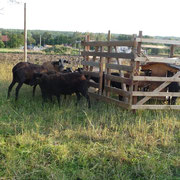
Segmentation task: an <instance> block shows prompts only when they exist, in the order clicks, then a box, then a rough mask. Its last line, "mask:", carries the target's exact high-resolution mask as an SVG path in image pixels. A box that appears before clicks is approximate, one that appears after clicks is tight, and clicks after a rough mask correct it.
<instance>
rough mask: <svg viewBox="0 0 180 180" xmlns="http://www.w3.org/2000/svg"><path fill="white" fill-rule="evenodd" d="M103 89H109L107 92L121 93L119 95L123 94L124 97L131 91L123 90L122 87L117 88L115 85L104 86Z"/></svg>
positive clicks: (128, 95)
mask: <svg viewBox="0 0 180 180" xmlns="http://www.w3.org/2000/svg"><path fill="white" fill-rule="evenodd" d="M104 89H105V90H106V91H109V92H112V93H115V94H118V95H121V96H125V97H130V95H131V93H129V92H128V91H124V90H122V89H118V88H115V87H108V86H105V87H104Z"/></svg>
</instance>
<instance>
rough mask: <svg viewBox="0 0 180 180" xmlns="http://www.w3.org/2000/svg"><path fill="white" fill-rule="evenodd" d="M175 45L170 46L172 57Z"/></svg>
mask: <svg viewBox="0 0 180 180" xmlns="http://www.w3.org/2000/svg"><path fill="white" fill-rule="evenodd" d="M174 47H175V46H174V45H171V48H170V55H169V57H170V58H172V57H173V56H174Z"/></svg>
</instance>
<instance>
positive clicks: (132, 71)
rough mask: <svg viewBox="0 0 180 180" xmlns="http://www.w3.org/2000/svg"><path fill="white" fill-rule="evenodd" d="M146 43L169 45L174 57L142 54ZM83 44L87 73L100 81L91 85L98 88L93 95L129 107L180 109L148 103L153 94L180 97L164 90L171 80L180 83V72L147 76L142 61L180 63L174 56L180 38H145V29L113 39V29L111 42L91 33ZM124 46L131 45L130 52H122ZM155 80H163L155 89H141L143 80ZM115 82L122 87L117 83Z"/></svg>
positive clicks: (177, 106) (171, 54) (176, 93)
mask: <svg viewBox="0 0 180 180" xmlns="http://www.w3.org/2000/svg"><path fill="white" fill-rule="evenodd" d="M143 43H146V44H147V43H155V44H159V43H162V44H169V45H170V46H168V47H170V58H164V57H163V58H160V57H156V58H154V57H153V58H152V57H147V56H146V55H144V54H143V53H142V45H143ZM81 44H82V46H84V51H83V52H82V53H81V54H82V56H83V57H84V61H83V62H82V65H83V68H84V73H85V74H86V75H88V77H89V78H91V77H94V78H96V80H97V81H96V82H91V84H90V86H92V87H95V88H98V91H97V92H96V93H89V95H90V96H91V97H93V98H96V99H99V100H102V101H106V102H109V103H115V104H116V105H118V106H121V107H123V108H128V109H180V105H166V104H159V105H157V104H145V103H146V102H148V100H149V99H151V98H152V97H166V96H173V97H180V93H178V92H161V91H162V90H164V89H165V88H166V87H167V86H168V85H169V84H170V83H171V82H180V78H179V77H180V72H179V71H177V72H176V74H174V76H173V77H166V76H165V77H158V76H146V75H145V74H143V73H142V71H141V65H142V62H143V63H147V62H154V63H158V62H160V63H170V64H178V63H179V64H180V59H179V58H173V52H174V48H175V45H176V46H178V45H180V42H179V41H170V40H154V39H144V38H142V32H140V33H139V37H136V36H132V40H126V41H112V40H111V36H110V32H109V33H108V41H91V40H90V37H89V36H87V37H86V39H85V40H84V41H83V42H82V43H81ZM124 46H125V47H128V48H129V50H130V52H129V53H127V52H126V53H125V52H120V51H118V48H119V47H124ZM117 74H118V75H117ZM152 82H159V85H158V86H157V87H156V88H155V89H153V91H146V92H145V91H143V90H142V88H140V87H143V86H142V84H143V83H144V84H148V83H150V84H151V83H152ZM115 83H117V84H118V83H119V85H120V86H121V87H120V88H118V87H117V86H114V85H113V84H115ZM119 97H120V99H119Z"/></svg>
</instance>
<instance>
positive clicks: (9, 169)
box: [0, 63, 180, 180]
mask: <svg viewBox="0 0 180 180" xmlns="http://www.w3.org/2000/svg"><path fill="white" fill-rule="evenodd" d="M11 69H12V65H10V64H8V63H0V179H24V180H27V179H33V180H34V179H37V180H40V179H43V180H45V179H58V180H61V179H64V180H65V179H70V180H71V179H74V180H80V179H82V180H89V179H92V180H101V179H103V180H105V179H112V180H113V179H117V180H119V179H122V180H123V179H124V180H130V179H133V180H134V179H139V180H141V179H147V180H150V179H154V180H157V179H158V180H159V179H162V180H164V179H168V180H179V179H180V112H179V111H173V110H168V111H159V110H158V111H155V110H154V111H149V110H144V111H137V112H136V114H133V113H132V112H131V111H128V110H123V109H120V108H118V107H115V106H113V105H108V104H105V103H101V102H98V103H97V102H96V101H92V108H91V109H88V108H87V104H86V101H85V100H82V101H81V103H80V104H79V105H78V106H75V100H76V98H75V97H74V96H73V97H68V98H67V99H66V100H63V102H62V106H61V107H60V108H59V107H58V105H57V103H56V102H55V103H54V104H51V103H46V105H45V106H44V107H42V105H41V102H42V99H41V94H40V90H39V89H37V92H36V96H35V98H34V99H33V98H32V87H30V86H26V85H24V86H23V87H22V89H21V90H20V93H19V100H18V102H17V103H16V102H15V101H14V99H15V98H14V93H15V88H14V89H13V90H12V93H11V97H10V99H9V100H7V99H6V96H7V88H8V86H9V84H10V82H11V80H12V74H11Z"/></svg>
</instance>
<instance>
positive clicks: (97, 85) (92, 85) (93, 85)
mask: <svg viewBox="0 0 180 180" xmlns="http://www.w3.org/2000/svg"><path fill="white" fill-rule="evenodd" d="M88 84H89V86H91V87H94V88H99V83H95V82H92V81H89V82H88Z"/></svg>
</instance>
